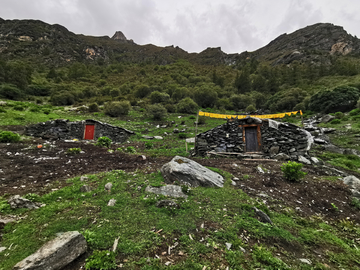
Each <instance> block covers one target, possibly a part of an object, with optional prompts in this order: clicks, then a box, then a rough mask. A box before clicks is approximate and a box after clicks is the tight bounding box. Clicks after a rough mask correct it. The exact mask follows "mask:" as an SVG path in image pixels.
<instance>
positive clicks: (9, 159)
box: [0, 139, 360, 223]
mask: <svg viewBox="0 0 360 270" xmlns="http://www.w3.org/2000/svg"><path fill="white" fill-rule="evenodd" d="M39 145H42V148H38V146H39ZM132 145H135V146H137V148H138V149H140V151H141V149H142V148H144V145H143V143H138V144H134V143H133V144H132ZM117 147H119V146H118V145H113V146H112V149H113V150H115V149H116V148H117ZM69 148H81V150H82V151H83V152H84V153H81V154H76V155H70V154H68V153H67V151H68V149H69ZM171 158H172V157H149V156H147V157H146V159H145V160H143V158H142V157H141V156H139V155H136V154H126V153H121V152H119V151H114V152H113V153H109V152H108V149H107V148H105V147H99V146H95V145H93V144H92V143H90V142H89V141H80V142H64V141H53V142H48V141H44V140H42V139H33V140H30V141H25V142H24V141H23V142H19V143H11V144H5V143H2V144H0V196H5V197H9V196H11V195H15V194H19V195H23V194H27V193H37V194H39V195H41V194H44V193H48V192H50V191H52V190H56V189H60V188H62V187H64V186H66V185H68V183H67V182H66V179H69V178H72V177H75V176H80V175H85V174H94V173H100V172H106V171H111V170H124V171H127V172H129V171H134V170H136V169H141V170H143V171H145V172H148V173H150V172H154V171H156V170H159V169H160V168H161V166H162V165H163V164H164V163H166V162H168V161H170V160H171ZM195 160H196V161H197V162H199V163H200V164H202V165H204V166H210V167H215V168H219V169H222V170H224V171H227V172H230V173H231V174H233V175H234V177H237V178H239V180H237V181H235V182H236V186H234V188H241V189H242V190H243V191H244V192H246V193H247V194H249V195H250V196H252V197H254V196H256V197H258V198H259V200H261V201H265V202H266V203H267V204H268V205H273V207H275V205H277V206H278V207H279V208H280V209H274V210H276V211H280V210H281V208H284V207H287V206H289V207H291V208H293V209H296V211H298V213H299V214H300V215H301V216H304V217H309V216H313V215H319V214H320V215H322V216H323V217H324V218H326V219H329V220H335V219H342V218H346V217H350V218H351V219H352V220H354V221H356V222H358V223H360V216H358V215H357V213H358V210H357V209H355V208H354V207H353V206H351V192H350V190H349V188H348V187H347V186H345V185H344V184H342V182H341V181H329V180H323V179H322V177H323V176H327V175H328V174H329V172H328V171H326V170H324V169H323V168H321V167H315V166H311V165H305V166H304V168H303V170H304V171H305V172H307V175H306V177H305V178H304V179H303V181H302V182H300V183H292V182H288V181H287V180H285V179H284V177H283V174H282V172H281V170H280V166H281V164H282V163H281V162H277V161H273V160H238V159H234V158H211V159H203V158H195ZM259 165H260V166H261V167H262V168H264V169H265V171H266V172H265V173H260V172H259V171H258V170H257V167H258V166H259ZM353 174H354V173H353ZM355 175H356V173H355ZM356 176H357V177H359V175H356ZM334 205H335V206H336V207H334Z"/></svg>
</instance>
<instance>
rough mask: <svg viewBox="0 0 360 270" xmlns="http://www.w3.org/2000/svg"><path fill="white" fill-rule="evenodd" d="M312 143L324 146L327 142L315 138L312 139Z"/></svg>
mask: <svg viewBox="0 0 360 270" xmlns="http://www.w3.org/2000/svg"><path fill="white" fill-rule="evenodd" d="M314 143H317V144H326V143H327V142H326V141H325V140H323V139H319V138H315V139H314Z"/></svg>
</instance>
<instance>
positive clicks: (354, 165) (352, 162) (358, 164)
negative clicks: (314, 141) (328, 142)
mask: <svg viewBox="0 0 360 270" xmlns="http://www.w3.org/2000/svg"><path fill="white" fill-rule="evenodd" d="M319 157H320V158H321V159H323V160H325V161H327V162H328V163H330V164H331V165H334V166H339V167H342V168H345V169H348V170H352V171H357V172H358V171H359V169H360V157H358V156H356V155H342V154H336V153H330V152H325V153H323V154H321V155H319Z"/></svg>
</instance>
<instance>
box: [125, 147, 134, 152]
mask: <svg viewBox="0 0 360 270" xmlns="http://www.w3.org/2000/svg"><path fill="white" fill-rule="evenodd" d="M125 152H127V153H136V149H135V147H134V146H128V147H126V149H125Z"/></svg>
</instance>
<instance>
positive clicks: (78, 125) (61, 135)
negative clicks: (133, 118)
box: [25, 119, 135, 142]
mask: <svg viewBox="0 0 360 270" xmlns="http://www.w3.org/2000/svg"><path fill="white" fill-rule="evenodd" d="M133 134H135V133H134V132H133V131H130V130H127V129H124V128H121V127H116V126H112V125H109V124H106V123H102V122H100V121H96V120H91V119H89V120H83V121H78V122H70V121H69V120H64V119H57V120H51V121H46V122H42V123H38V124H34V125H29V126H27V127H26V130H25V135H28V136H34V137H41V138H43V139H61V140H71V139H79V140H97V139H98V138H99V137H102V136H106V137H108V138H110V139H111V140H112V141H113V142H124V141H126V140H127V138H128V137H129V136H130V135H133Z"/></svg>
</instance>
